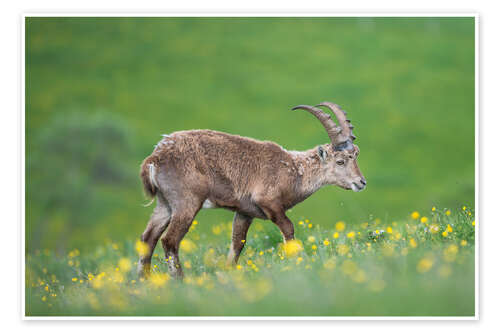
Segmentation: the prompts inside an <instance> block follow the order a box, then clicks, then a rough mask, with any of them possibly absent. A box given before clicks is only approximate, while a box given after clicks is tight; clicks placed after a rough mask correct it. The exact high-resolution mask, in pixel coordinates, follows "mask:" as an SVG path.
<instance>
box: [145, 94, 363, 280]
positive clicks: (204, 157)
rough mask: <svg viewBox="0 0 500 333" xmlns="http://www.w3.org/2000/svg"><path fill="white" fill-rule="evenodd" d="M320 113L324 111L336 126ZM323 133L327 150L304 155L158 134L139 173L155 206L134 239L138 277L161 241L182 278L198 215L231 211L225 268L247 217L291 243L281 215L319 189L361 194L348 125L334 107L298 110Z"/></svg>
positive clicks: (227, 138) (256, 144)
mask: <svg viewBox="0 0 500 333" xmlns="http://www.w3.org/2000/svg"><path fill="white" fill-rule="evenodd" d="M319 107H327V108H328V109H330V110H331V111H332V112H333V113H334V114H335V116H336V118H337V120H338V122H339V126H337V125H336V124H335V122H334V121H333V120H332V118H331V116H330V115H329V114H328V113H326V112H324V111H323V110H321V109H320V108H319ZM298 109H302V110H306V111H308V112H310V113H311V114H313V115H314V116H315V117H316V118H318V120H319V121H320V122H321V124H322V125H323V127H324V128H325V129H326V132H327V133H328V136H329V137H330V141H331V143H328V144H324V145H320V146H317V147H315V148H313V149H310V150H307V151H301V152H299V151H288V150H286V149H284V148H283V147H281V146H279V145H278V144H276V143H274V142H269V141H258V140H254V139H251V138H246V137H241V136H237V135H231V134H226V133H221V132H216V131H211V130H190V131H180V132H175V133H172V134H170V135H164V138H163V139H162V140H161V141H160V142H159V143H158V144H157V145H156V147H155V149H154V151H153V153H152V154H151V155H150V156H149V157H147V158H146V159H145V160H144V162H143V163H142V166H141V178H142V182H143V184H144V189H145V192H146V194H148V195H149V196H151V197H153V199H154V197H156V199H157V204H156V207H155V209H154V211H153V214H152V215H151V218H150V220H149V223H148V225H147V227H146V230H145V231H144V233H143V234H142V237H141V240H142V241H143V242H145V243H146V244H147V245H148V247H149V252H148V254H147V255H145V256H142V257H141V258H140V260H139V264H138V271H139V274H141V275H144V274H145V273H147V272H149V266H150V263H151V255H152V253H153V251H154V248H155V246H156V243H157V242H158V239H159V238H160V236H161V235H162V234H163V232H164V231H165V229H167V227H168V229H167V232H166V233H165V235H164V236H163V237H162V238H161V242H162V245H163V249H164V251H165V257H166V258H168V259H169V260H168V261H167V263H168V268H169V271H170V274H172V275H173V276H175V277H180V278H182V276H183V273H182V268H181V264H180V261H179V257H178V251H179V244H180V242H181V240H182V238H183V237H184V235H185V234H186V233H187V231H188V230H189V227H190V226H191V223H192V221H193V219H194V217H195V216H196V214H197V213H198V211H199V210H200V209H201V208H225V209H229V210H232V211H234V212H235V215H234V220H233V234H232V244H231V249H230V251H229V255H228V262H230V263H231V262H232V263H233V264H234V263H236V262H237V261H238V257H239V255H240V252H241V250H242V249H243V246H244V240H245V239H246V235H247V231H248V228H249V227H250V224H251V223H252V220H253V218H259V219H269V220H271V221H272V222H274V223H275V224H276V225H277V226H278V228H279V229H280V230H281V233H282V234H283V238H284V241H285V242H286V241H289V240H291V239H293V238H294V230H293V224H292V222H291V221H290V219H289V218H288V217H287V216H286V211H287V210H288V209H290V208H291V207H293V206H295V205H296V204H297V203H299V202H302V201H303V200H305V199H306V198H307V197H309V196H310V195H311V194H313V193H314V192H316V191H317V190H318V189H319V188H321V187H322V186H325V185H337V186H339V187H341V188H344V189H346V190H353V191H356V192H357V191H361V190H363V189H364V188H365V186H366V180H365V178H364V177H363V175H362V174H361V171H360V170H359V168H358V164H357V162H356V159H357V157H358V155H359V149H358V147H357V146H356V145H354V144H353V140H354V139H355V136H354V135H353V134H352V128H353V126H352V125H351V124H350V121H349V120H348V119H346V116H345V111H343V110H342V109H341V108H340V107H339V106H338V105H336V104H333V103H330V102H324V103H321V104H318V105H316V106H315V107H313V106H308V105H298V106H296V107H294V108H293V109H292V110H298Z"/></svg>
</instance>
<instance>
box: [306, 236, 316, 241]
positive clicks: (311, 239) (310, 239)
mask: <svg viewBox="0 0 500 333" xmlns="http://www.w3.org/2000/svg"><path fill="white" fill-rule="evenodd" d="M307 241H308V242H309V243H314V242H315V241H316V238H315V237H314V236H309V237H307Z"/></svg>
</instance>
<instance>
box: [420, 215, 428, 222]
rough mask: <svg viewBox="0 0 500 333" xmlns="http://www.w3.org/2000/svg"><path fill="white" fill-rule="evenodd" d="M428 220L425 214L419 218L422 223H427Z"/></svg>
mask: <svg viewBox="0 0 500 333" xmlns="http://www.w3.org/2000/svg"><path fill="white" fill-rule="evenodd" d="M428 221H429V219H428V218H427V217H426V216H422V218H421V219H420V222H422V223H427V222H428Z"/></svg>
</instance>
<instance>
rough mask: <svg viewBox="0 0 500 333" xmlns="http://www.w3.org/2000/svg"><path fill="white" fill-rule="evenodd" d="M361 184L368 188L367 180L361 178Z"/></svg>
mask: <svg viewBox="0 0 500 333" xmlns="http://www.w3.org/2000/svg"><path fill="white" fill-rule="evenodd" d="M361 184H363V185H365V186H366V179H364V178H361Z"/></svg>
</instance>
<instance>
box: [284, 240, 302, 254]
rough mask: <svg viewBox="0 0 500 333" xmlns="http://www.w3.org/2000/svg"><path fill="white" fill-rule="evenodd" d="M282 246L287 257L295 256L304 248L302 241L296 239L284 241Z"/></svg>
mask: <svg viewBox="0 0 500 333" xmlns="http://www.w3.org/2000/svg"><path fill="white" fill-rule="evenodd" d="M283 248H284V250H285V254H286V256H287V257H295V256H296V255H298V254H299V253H300V252H301V251H302V250H303V249H304V248H303V247H302V243H301V242H300V241H299V240H296V239H292V240H289V241H286V242H285V245H284V246H283Z"/></svg>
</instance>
